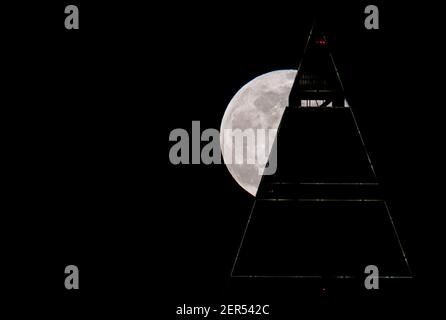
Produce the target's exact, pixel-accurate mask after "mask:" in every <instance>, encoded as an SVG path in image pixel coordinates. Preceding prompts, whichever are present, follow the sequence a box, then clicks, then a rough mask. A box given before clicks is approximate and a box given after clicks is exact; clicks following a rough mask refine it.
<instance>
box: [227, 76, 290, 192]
mask: <svg viewBox="0 0 446 320" xmlns="http://www.w3.org/2000/svg"><path fill="white" fill-rule="evenodd" d="M296 74H297V71H296V70H277V71H272V72H268V73H265V74H262V75H260V76H258V77H257V78H254V79H253V80H251V81H249V82H248V83H247V84H245V85H244V86H243V87H242V88H241V89H240V90H239V91H238V92H237V93H236V94H235V95H234V97H233V98H232V99H231V101H230V102H229V105H228V107H227V108H226V111H225V114H224V115H223V120H222V122H221V126H220V146H221V150H222V155H223V160H224V162H225V164H226V167H227V168H228V170H229V172H230V173H231V175H232V177H233V178H234V179H235V181H237V183H238V184H239V185H240V186H241V187H242V188H243V189H245V190H246V191H248V192H249V193H250V194H252V195H253V196H255V195H256V194H257V190H258V188H259V184H260V180H261V178H262V175H261V174H260V173H261V172H263V170H264V169H265V164H262V163H251V164H249V163H241V164H236V163H233V161H232V159H233V155H237V154H242V155H243V152H244V151H245V153H246V151H247V148H251V147H252V146H249V145H246V143H245V142H244V143H243V146H242V147H240V146H234V145H233V141H227V140H228V139H224V130H225V129H231V130H235V129H240V130H242V131H243V130H246V129H254V130H257V129H265V130H268V129H276V130H277V129H278V127H279V124H280V121H281V119H282V116H283V112H284V111H285V108H286V106H287V105H288V97H289V95H290V92H291V88H292V86H293V83H294V79H295V78H296ZM274 138H275V136H274ZM256 147H257V148H258V147H259V146H258V145H257V146H256ZM260 147H261V146H260ZM263 147H264V148H266V146H265V145H264V146H263ZM271 147H272V145H271V144H268V153H267V154H268V155H269V154H270V152H271ZM228 151H229V152H228Z"/></svg>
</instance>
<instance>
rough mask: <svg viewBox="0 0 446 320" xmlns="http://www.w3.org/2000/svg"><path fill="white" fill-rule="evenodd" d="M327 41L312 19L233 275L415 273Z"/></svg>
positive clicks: (338, 276)
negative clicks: (271, 164) (273, 166)
mask: <svg viewBox="0 0 446 320" xmlns="http://www.w3.org/2000/svg"><path fill="white" fill-rule="evenodd" d="M328 40H329V39H327V38H326V37H325V36H324V34H323V33H322V31H321V29H320V28H319V27H318V26H317V25H313V28H312V30H311V32H310V35H309V37H308V41H307V44H306V47H305V52H304V55H303V58H302V60H301V62H300V64H299V67H298V73H297V76H296V79H295V82H294V85H293V88H292V90H291V93H290V97H289V106H288V107H287V108H286V111H285V113H284V115H283V118H282V122H281V124H280V128H279V131H278V135H277V139H276V142H275V147H276V148H277V171H276V173H275V174H274V175H270V176H264V177H263V178H262V182H261V184H260V187H259V190H258V193H257V197H256V200H255V203H254V205H253V208H252V211H251V214H250V217H249V219H248V222H247V225H246V229H245V232H244V234H243V238H242V241H241V244H240V248H239V250H238V253H237V257H236V259H235V262H234V266H233V270H232V276H233V277H298V278H307V277H310V278H336V279H345V278H359V279H362V278H363V277H364V270H365V268H366V266H368V265H375V266H377V267H378V269H379V272H380V273H379V275H380V277H383V278H410V277H411V272H410V268H409V265H408V262H407V259H406V257H405V254H404V250H403V247H402V245H401V242H400V240H399V238H398V235H397V232H396V228H395V225H394V221H393V220H392V217H391V215H390V212H389V208H388V207H387V204H386V202H385V198H384V196H383V195H382V194H381V191H380V187H379V183H378V181H377V178H376V175H375V171H374V168H373V165H372V163H371V160H370V157H369V154H368V152H367V149H366V147H365V144H364V140H363V137H362V136H361V133H360V131H359V128H358V124H357V122H356V119H355V116H354V113H353V110H352V108H351V107H350V106H349V105H348V104H347V103H346V99H345V95H344V88H343V85H342V82H341V78H340V76H339V73H338V70H337V68H336V65H335V63H334V59H333V56H332V54H331V53H330V51H329V41H328Z"/></svg>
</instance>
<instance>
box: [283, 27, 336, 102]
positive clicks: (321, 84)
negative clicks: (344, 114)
mask: <svg viewBox="0 0 446 320" xmlns="http://www.w3.org/2000/svg"><path fill="white" fill-rule="evenodd" d="M289 106H290V107H344V106H345V98H344V89H343V86H342V81H341V79H340V77H339V73H338V70H337V68H336V65H335V63H334V60H333V56H332V55H331V52H330V51H329V44H328V41H327V38H326V37H325V34H324V33H323V31H322V28H321V27H320V25H319V24H318V23H317V22H316V21H315V22H314V23H313V26H312V28H311V30H310V34H309V36H308V40H307V43H306V46H305V50H304V54H303V57H302V59H301V61H300V63H299V67H298V73H297V76H296V80H295V81H294V85H293V88H292V90H291V93H290V97H289Z"/></svg>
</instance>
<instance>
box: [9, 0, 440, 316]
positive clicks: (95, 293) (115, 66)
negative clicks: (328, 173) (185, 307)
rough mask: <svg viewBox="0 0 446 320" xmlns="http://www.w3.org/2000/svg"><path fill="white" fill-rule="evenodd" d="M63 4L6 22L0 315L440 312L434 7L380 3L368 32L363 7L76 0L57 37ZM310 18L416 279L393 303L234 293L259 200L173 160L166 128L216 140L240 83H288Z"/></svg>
mask: <svg viewBox="0 0 446 320" xmlns="http://www.w3.org/2000/svg"><path fill="white" fill-rule="evenodd" d="M67 4H71V3H63V2H61V3H58V4H36V3H33V4H32V5H27V4H23V5H17V6H13V7H11V8H9V7H5V9H4V15H5V17H6V18H7V19H6V20H4V21H6V22H5V27H4V28H3V31H6V40H5V48H4V52H5V53H6V58H5V60H4V62H5V68H6V69H7V72H6V73H5V76H6V79H5V80H6V81H5V82H6V83H5V86H4V91H5V95H4V103H3V106H4V110H5V111H6V113H5V116H4V117H3V121H4V122H5V125H4V128H5V134H4V138H5V139H4V140H5V146H6V147H7V148H8V149H7V150H8V151H7V152H5V153H6V159H7V160H10V161H7V163H8V164H7V165H6V166H5V167H4V169H5V173H6V175H7V176H8V178H9V177H10V178H11V179H7V180H6V193H5V198H6V201H5V205H6V206H5V210H4V216H5V220H4V221H5V223H4V224H2V226H3V228H4V230H5V232H4V237H5V239H4V241H3V248H4V251H5V252H6V258H5V262H4V263H3V265H4V266H6V267H7V270H8V271H7V272H5V273H4V274H3V275H4V277H5V278H6V280H7V282H8V284H9V283H11V287H9V286H8V287H6V288H5V289H4V290H5V292H8V295H9V297H10V298H12V299H11V300H12V301H16V302H19V303H20V304H21V305H23V304H24V305H25V306H29V308H19V309H17V310H18V311H30V310H31V311H34V310H35V311H37V310H39V311H40V310H42V311H43V310H44V311H47V312H50V313H54V314H55V315H57V316H59V317H64V316H68V315H73V314H80V315H84V314H87V313H92V314H97V315H102V314H108V313H111V314H116V313H121V312H122V314H123V315H129V314H132V313H134V314H140V313H142V314H145V315H150V314H154V313H159V314H163V315H164V317H167V318H174V317H175V310H176V306H178V305H182V304H183V303H186V304H191V305H204V304H220V303H267V304H271V305H272V310H274V311H273V312H274V313H275V315H277V317H278V318H285V317H282V316H279V314H280V315H297V314H299V313H300V312H301V311H302V309H303V308H304V307H307V306H308V305H313V304H312V303H315V304H316V306H318V307H319V309H327V310H333V309H339V310H344V309H350V308H352V306H353V305H356V306H357V305H360V306H362V307H367V310H369V311H370V309H373V310H380V311H381V310H383V309H382V308H388V307H392V306H393V307H394V308H393V309H394V310H395V311H402V309H403V308H406V309H407V308H409V306H410V307H420V308H423V309H424V310H426V311H429V310H430V308H428V307H426V305H423V304H421V302H422V300H429V301H432V302H434V301H435V299H434V300H431V299H433V298H435V297H437V298H440V297H441V285H440V282H439V281H440V279H441V274H442V271H441V270H442V269H441V267H442V263H441V256H442V251H441V242H440V236H441V226H440V224H439V221H441V216H442V214H443V212H442V211H443V209H442V202H441V193H442V186H441V181H442V172H441V170H440V169H439V168H441V166H440V165H441V163H442V162H441V159H440V153H441V150H442V136H441V134H440V132H441V129H442V125H441V123H442V118H441V108H442V100H441V95H442V92H441V90H442V80H441V79H442V78H441V75H442V68H443V65H442V64H441V60H440V59H439V57H441V50H442V49H441V47H442V45H443V42H444V39H443V38H442V37H441V36H440V35H441V33H440V32H439V31H440V30H441V25H440V21H441V20H440V19H439V18H441V17H436V15H439V13H438V8H434V7H430V6H429V5H427V4H423V5H421V4H413V5H408V4H404V5H403V4H397V3H393V4H391V5H390V4H389V3H388V2H386V3H384V2H380V1H374V2H373V4H376V5H378V7H379V9H380V29H379V30H366V29H365V28H364V17H365V14H364V8H365V6H366V5H367V4H369V3H365V2H356V3H354V4H349V3H331V4H330V5H327V4H324V3H312V4H311V5H309V4H305V3H300V2H297V1H293V3H292V4H291V3H288V2H282V1H275V2H271V3H267V4H260V3H255V2H252V3H245V4H244V5H243V6H242V5H240V4H230V3H226V2H218V3H207V4H194V3H180V4H175V3H166V4H165V5H155V4H148V3H146V4H138V3H136V2H134V3H130V2H123V1H121V2H105V1H98V2H95V3H94V4H93V3H91V2H87V1H76V2H73V3H72V4H77V5H78V6H79V9H80V30H71V31H68V30H65V29H64V24H63V22H64V18H65V15H64V7H65V5H67ZM316 11H317V12H322V13H323V14H322V15H323V17H324V19H326V21H327V23H328V24H329V25H330V26H331V27H330V29H329V30H327V36H328V37H329V41H330V45H331V48H332V53H333V55H334V58H335V60H336V62H337V66H338V68H339V70H340V74H341V77H342V79H343V82H344V87H345V88H346V94H347V98H348V99H349V102H350V104H351V106H352V107H353V108H354V110H355V114H356V117H357V120H358V123H359V126H360V129H361V131H362V134H363V137H364V139H365V143H366V145H367V147H368V150H369V152H370V155H371V158H372V161H373V163H374V165H375V168H376V172H377V174H378V177H379V180H380V182H381V183H382V185H383V186H384V189H385V192H386V194H387V197H388V198H389V199H391V201H390V203H389V205H390V206H391V210H392V214H393V216H394V220H395V223H396V225H397V228H398V231H399V234H400V237H401V241H402V243H403V246H404V247H405V250H406V253H407V256H408V259H409V263H410V264H411V266H412V269H413V272H414V274H415V280H414V281H412V282H411V284H410V286H409V287H410V288H409V289H407V290H406V289H404V292H403V294H402V292H401V290H399V291H398V290H396V291H389V290H387V291H386V287H385V286H384V287H383V288H382V289H380V290H378V292H374V293H370V292H366V291H365V290H364V289H363V288H362V287H360V286H353V287H348V288H343V287H342V286H339V285H336V286H335V285H333V287H331V285H330V284H326V283H324V284H320V283H318V284H304V283H301V282H298V281H296V282H291V283H287V284H283V285H281V286H282V287H281V286H279V289H277V290H278V291H274V292H268V290H267V288H269V287H268V286H265V287H263V291H262V288H261V289H260V290H259V289H258V288H257V287H256V289H252V290H251V289H250V288H251V287H250V285H248V286H247V287H246V288H245V289H243V290H241V289H240V288H238V287H237V289H234V288H235V287H234V284H233V283H231V281H230V278H229V275H230V270H231V267H232V263H233V261H234V258H235V254H236V252H237V248H238V245H239V243H240V239H241V236H242V233H243V229H244V227H245V223H246V220H247V217H248V215H249V211H250V208H251V206H252V203H253V198H252V197H251V196H250V195H249V194H248V193H246V192H245V191H243V190H242V189H241V188H240V187H239V186H238V185H237V184H236V182H235V181H234V180H233V179H232V177H231V176H230V174H229V172H228V171H227V169H226V168H225V167H224V166H223V165H212V166H206V165H188V166H187V165H180V166H174V165H172V164H170V162H169V159H168V152H169V149H170V147H171V146H172V143H171V142H169V141H168V135H169V133H170V131H171V130H172V129H174V128H185V129H186V130H188V131H189V132H191V123H192V121H193V120H200V121H201V127H202V128H203V129H204V128H217V129H218V128H219V127H220V122H221V119H222V116H223V114H224V111H225V108H226V106H227V104H228V102H229V101H230V99H231V97H232V96H233V95H234V94H235V92H237V90H238V89H239V88H240V87H241V86H242V85H244V84H245V83H246V82H248V81H249V80H250V79H252V78H254V77H256V76H258V75H260V74H262V73H265V72H268V71H272V70H277V69H287V68H296V67H297V64H298V62H299V59H300V57H301V54H302V52H303V47H304V45H305V41H306V37H307V35H308V31H309V29H310V27H311V23H312V20H313V16H314V12H316ZM8 18H11V19H8ZM435 182H440V186H439V187H437V186H436V184H435ZM68 264H75V265H77V266H78V267H79V269H80V274H81V276H80V287H81V289H80V290H79V291H77V292H75V291H67V290H65V288H64V278H65V274H64V268H65V266H66V265H68ZM275 288H276V287H275ZM322 288H325V289H326V290H324V292H322V291H321V289H322ZM405 288H406V287H405ZM436 289H440V291H439V292H440V294H439V293H438V291H437V290H436ZM395 292H396V293H395ZM353 301H354V303H353ZM358 301H359V302H360V303H361V304H357V302H358ZM309 303H310V304H309ZM369 308H370V309H369ZM319 309H316V310H319Z"/></svg>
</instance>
